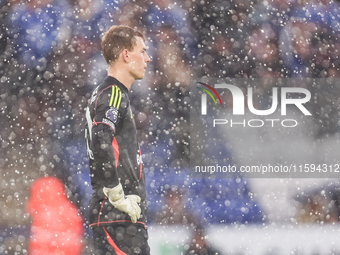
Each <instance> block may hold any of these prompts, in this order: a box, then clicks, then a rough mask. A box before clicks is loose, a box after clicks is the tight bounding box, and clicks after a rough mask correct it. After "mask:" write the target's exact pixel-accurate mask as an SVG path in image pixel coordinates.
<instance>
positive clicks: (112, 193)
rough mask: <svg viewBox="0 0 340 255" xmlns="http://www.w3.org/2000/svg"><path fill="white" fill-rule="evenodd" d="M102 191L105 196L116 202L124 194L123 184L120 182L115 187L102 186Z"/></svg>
mask: <svg viewBox="0 0 340 255" xmlns="http://www.w3.org/2000/svg"><path fill="white" fill-rule="evenodd" d="M103 192H104V194H105V196H107V197H108V198H109V199H110V201H112V202H116V201H118V200H120V199H122V198H124V196H125V194H124V190H123V186H122V184H121V183H119V184H118V185H117V186H116V187H113V188H111V189H110V188H106V187H103Z"/></svg>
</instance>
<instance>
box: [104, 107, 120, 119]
mask: <svg viewBox="0 0 340 255" xmlns="http://www.w3.org/2000/svg"><path fill="white" fill-rule="evenodd" d="M105 116H106V118H107V119H109V120H111V121H112V122H113V123H116V121H117V118H118V110H117V109H116V108H114V107H110V109H108V110H107V111H106V113H105Z"/></svg>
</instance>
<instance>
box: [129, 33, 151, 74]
mask: <svg viewBox="0 0 340 255" xmlns="http://www.w3.org/2000/svg"><path fill="white" fill-rule="evenodd" d="M129 53H130V56H131V62H130V63H129V66H130V68H129V69H130V74H131V75H132V77H133V78H134V79H135V80H140V79H143V78H144V75H145V71H146V67H147V63H149V62H150V58H149V56H148V54H147V53H146V46H145V44H144V41H143V39H142V38H141V37H137V42H136V45H135V46H134V48H133V50H132V51H131V52H129Z"/></svg>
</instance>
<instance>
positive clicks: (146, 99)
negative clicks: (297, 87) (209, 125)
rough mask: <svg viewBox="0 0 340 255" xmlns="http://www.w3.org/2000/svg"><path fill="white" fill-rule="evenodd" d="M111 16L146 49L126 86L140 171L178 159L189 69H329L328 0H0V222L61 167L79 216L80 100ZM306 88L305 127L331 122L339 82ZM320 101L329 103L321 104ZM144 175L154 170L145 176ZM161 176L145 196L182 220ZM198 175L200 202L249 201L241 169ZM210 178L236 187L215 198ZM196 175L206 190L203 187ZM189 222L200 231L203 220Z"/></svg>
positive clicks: (232, 72)
mask: <svg viewBox="0 0 340 255" xmlns="http://www.w3.org/2000/svg"><path fill="white" fill-rule="evenodd" d="M114 24H125V25H129V26H132V27H134V28H136V29H138V30H140V31H142V32H143V33H144V34H145V37H146V45H147V47H148V54H149V55H150V57H151V60H152V61H151V63H150V64H149V66H148V69H147V75H146V77H145V78H144V79H143V80H142V81H138V82H136V83H135V84H134V85H133V87H132V89H131V101H132V105H133V106H134V116H135V119H136V122H137V123H136V124H137V128H138V131H139V136H140V141H141V148H142V153H143V154H144V158H143V161H144V164H145V169H146V178H147V180H148V178H149V180H151V183H152V182H155V180H158V179H162V180H163V181H164V178H165V177H164V176H165V175H166V174H169V176H172V175H176V174H178V173H183V172H184V171H185V169H188V167H189V140H190V123H189V113H190V97H189V91H190V80H191V79H193V78H195V77H198V78H201V77H204V76H207V77H211V78H223V77H230V78H285V77H294V78H307V77H308V78H339V77H340V69H339V66H340V58H339V55H340V54H339V52H340V33H339V32H340V8H339V1H336V0H301V1H293V0H255V1H246V0H235V1H224V0H202V1H189V0H177V1H176V0H154V1H152V2H150V1H143V0H140V1H127V0H117V1H109V0H98V1H94V0H92V1H91V0H30V1H20V0H0V98H1V99H0V105H1V114H0V122H1V130H0V138H1V139H0V144H1V150H0V174H1V176H2V178H1V180H0V186H1V200H0V214H1V215H2V217H1V219H0V226H6V225H8V224H9V222H10V225H16V224H28V223H29V217H28V214H26V213H25V204H26V203H27V200H28V198H29V193H28V189H29V187H30V186H31V185H32V181H34V180H36V179H37V178H38V177H41V176H50V175H54V176H56V177H58V178H59V179H61V180H62V182H63V183H64V184H66V186H67V192H68V197H70V199H71V201H72V202H73V203H74V204H76V205H77V206H78V208H79V209H80V211H81V212H82V214H83V215H85V216H86V214H87V208H86V206H87V205H86V201H88V196H89V190H90V189H91V188H90V179H89V176H88V173H89V172H88V165H87V164H88V162H87V155H86V148H85V143H84V137H83V134H84V109H85V107H86V105H87V100H88V99H89V95H90V93H91V91H92V89H93V88H94V86H95V85H97V84H99V83H100V82H101V81H102V80H103V78H104V77H105V76H106V63H105V61H104V59H103V58H102V56H101V51H100V41H101V36H102V34H103V32H104V31H106V29H107V28H109V27H110V26H112V25H114ZM264 86H265V85H264ZM266 89H267V88H266ZM308 89H309V90H311V91H312V92H314V93H313V94H318V98H314V99H313V100H312V103H311V105H310V108H311V110H312V111H313V116H314V118H315V133H314V136H315V138H322V137H323V136H327V135H332V134H334V133H336V132H338V131H339V126H338V109H339V108H338V103H339V102H338V101H339V99H338V98H340V97H339V96H338V95H339V88H337V87H334V86H329V87H323V88H320V87H318V86H315V87H310V88H308ZM264 91H265V90H264ZM263 93H265V92H263ZM330 102H335V104H336V105H332V107H330ZM171 171H172V175H171V173H170V172H171ZM156 175H158V176H159V175H164V176H163V177H162V176H160V177H157V178H158V179H153V178H154V176H156ZM155 178H156V177H155ZM171 178H172V177H171ZM171 178H170V179H168V182H170V180H171ZM234 184H235V185H234ZM171 185H172V186H171ZM171 185H170V186H169V188H168V189H166V188H164V186H163V184H162V185H159V186H153V187H152V188H151V190H152V192H153V193H150V196H153V194H160V199H162V204H163V206H165V207H166V208H163V209H161V210H160V211H159V213H156V212H152V211H151V215H153V214H154V216H155V217H154V218H153V219H157V220H158V222H162V223H163V224H169V222H171V221H174V222H178V223H180V224H182V223H183V218H182V215H187V217H185V219H184V221H185V222H184V223H187V222H189V221H191V222H194V220H193V218H194V217H196V216H192V215H190V213H184V212H183V210H184V209H183V207H179V206H178V205H177V203H178V201H173V197H181V196H182V195H180V196H179V195H178V194H181V192H182V191H180V189H179V188H177V186H176V183H172V184H171ZM202 185H206V186H203V188H202V186H201V187H200V190H197V191H190V192H194V193H195V192H196V193H195V194H194V197H196V198H198V199H199V201H204V200H205V201H213V202H214V203H215V204H214V205H211V208H215V207H216V208H222V209H221V210H222V211H221V212H215V214H219V213H220V215H223V212H226V210H227V209H225V207H230V203H229V204H225V201H231V204H232V205H233V201H240V200H242V201H243V202H244V206H243V207H242V208H246V211H247V210H248V211H251V212H252V210H255V209H254V208H258V207H256V206H254V204H256V202H253V203H248V202H249V201H251V196H250V195H249V192H248V191H247V182H246V181H244V180H238V181H235V183H233V184H230V183H229V184H223V185H222V184H221V183H219V181H218V180H216V181H211V182H210V181H209V183H208V181H207V183H203V184H202ZM221 185H222V186H223V187H224V185H227V186H228V185H234V186H235V188H236V192H237V194H236V195H235V194H234V193H233V192H230V193H228V192H226V189H223V191H222V192H223V194H224V193H225V194H224V199H223V200H222V199H221V200H219V199H217V200H216V199H215V200H212V197H211V196H215V195H217V194H220V193H219V192H220V191H221V190H222V189H221ZM178 186H179V185H178ZM234 186H233V187H234ZM154 187H159V188H160V189H162V190H154ZM204 187H208V188H211V193H204V194H203V191H204V190H205V189H204ZM240 187H241V188H240ZM240 190H241V191H240ZM205 191H206V190H205ZM154 192H155V193H154ZM178 192H179V193H178ZM176 194H177V195H176ZM207 194H208V195H207ZM209 194H210V195H209ZM228 196H229V198H228ZM230 196H231V198H230ZM235 196H236V197H235ZM237 196H241V199H240V198H237ZM226 199H227V200H226ZM228 199H229V200H228ZM216 201H217V202H216ZM247 201H248V202H247ZM243 202H242V203H243ZM235 203H236V202H235ZM214 206H215V207H214ZM237 206H240V205H237V204H235V207H237ZM156 207H157V206H155V207H154V208H156ZM184 207H185V206H184ZM151 208H152V206H151ZM175 208H176V210H179V211H178V212H177V214H176V213H175V214H173V213H174V210H175ZM157 209H159V208H158V207H157ZM216 210H219V209H216ZM223 210H224V211H223ZM256 210H257V211H253V214H251V213H250V214H251V215H252V216H251V217H248V218H247V213H244V211H243V212H241V211H240V212H239V213H238V214H237V213H236V214H237V216H235V217H234V218H233V216H231V218H230V219H226V220H225V221H224V222H232V221H240V222H248V221H250V222H251V221H252V220H253V221H254V222H261V221H262V216H261V212H260V211H259V209H256ZM212 212H213V211H212ZM212 212H210V211H209V210H208V211H206V212H202V214H204V213H206V214H209V213H210V215H211V213H212ZM202 214H201V215H200V216H202ZM236 214H235V215H236ZM338 214H339V213H338ZM171 215H172V216H171ZM332 215H333V214H332ZM221 217H222V216H221ZM331 217H332V219H333V216H331ZM217 218H218V217H217ZM336 220H338V217H336ZM217 221H218V222H221V221H222V222H223V219H219V220H217ZM197 225H199V224H196V226H197ZM198 229H199V230H197V231H198V232H197V234H198V235H200V234H201V233H202V232H203V230H202V229H201V228H198ZM206 254H208V253H206Z"/></svg>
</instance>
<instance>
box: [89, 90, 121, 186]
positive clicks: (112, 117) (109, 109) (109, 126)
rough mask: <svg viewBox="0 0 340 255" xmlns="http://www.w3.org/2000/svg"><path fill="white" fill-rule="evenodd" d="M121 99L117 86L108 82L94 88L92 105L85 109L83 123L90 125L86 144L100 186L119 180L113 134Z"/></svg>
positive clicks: (118, 124) (117, 127)
mask: <svg viewBox="0 0 340 255" xmlns="http://www.w3.org/2000/svg"><path fill="white" fill-rule="evenodd" d="M125 100H126V99H125V96H124V95H122V91H121V90H120V88H119V87H118V86H114V85H113V86H112V85H111V86H108V87H106V88H104V89H103V90H102V91H97V92H95V97H94V98H93V104H91V105H90V107H93V109H88V111H89V113H88V123H87V125H88V126H90V125H91V128H88V130H89V133H90V135H89V136H90V139H89V141H88V147H89V149H90V151H91V156H92V157H93V158H92V159H93V160H94V162H95V164H93V165H92V175H94V176H93V177H94V180H95V181H96V185H98V186H101V187H107V188H112V187H115V186H117V185H118V184H119V175H118V172H117V167H118V164H119V156H120V152H119V146H118V143H117V140H116V136H115V135H116V133H117V132H119V130H120V128H121V125H122V121H123V115H124V114H125V108H124V107H122V105H126V103H125ZM91 113H92V114H91Z"/></svg>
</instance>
